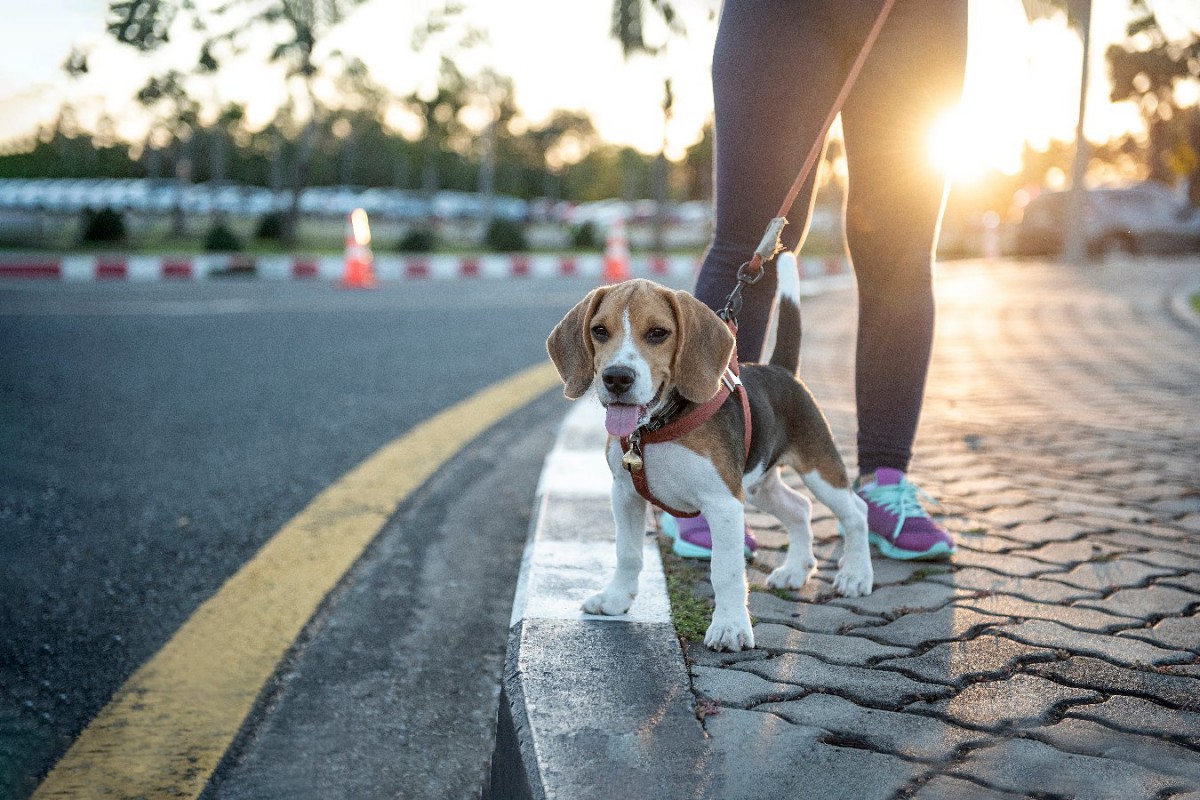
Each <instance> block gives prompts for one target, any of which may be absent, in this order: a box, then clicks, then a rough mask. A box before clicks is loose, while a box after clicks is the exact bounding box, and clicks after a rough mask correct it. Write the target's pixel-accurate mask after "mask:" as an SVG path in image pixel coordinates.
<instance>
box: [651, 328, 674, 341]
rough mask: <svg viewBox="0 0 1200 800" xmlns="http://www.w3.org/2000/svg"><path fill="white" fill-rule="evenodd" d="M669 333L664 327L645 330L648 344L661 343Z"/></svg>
mask: <svg viewBox="0 0 1200 800" xmlns="http://www.w3.org/2000/svg"><path fill="white" fill-rule="evenodd" d="M670 335H671V332H670V331H669V330H667V329H666V328H651V329H650V330H648V331H646V341H647V342H649V343H650V344H662V343H663V342H665V341H666V340H667V337H668V336H670Z"/></svg>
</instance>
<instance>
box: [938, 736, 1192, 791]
mask: <svg viewBox="0 0 1200 800" xmlns="http://www.w3.org/2000/svg"><path fill="white" fill-rule="evenodd" d="M954 772H955V773H956V774H959V775H964V776H968V775H969V776H970V777H972V778H974V779H975V780H978V781H982V782H984V783H986V784H988V785H989V786H994V787H997V788H999V789H1003V790H1005V791H1010V792H1015V793H1017V794H1021V795H1024V796H1027V797H1028V796H1044V795H1046V794H1051V795H1059V796H1062V797H1066V798H1081V800H1082V798H1087V800H1131V799H1132V798H1151V797H1157V796H1159V795H1161V794H1163V793H1165V792H1167V791H1168V790H1171V789H1176V788H1181V787H1180V784H1179V780H1178V779H1177V778H1175V777H1174V776H1171V775H1164V774H1163V773H1161V772H1158V771H1156V770H1148V769H1146V768H1145V767H1141V766H1137V765H1135V764H1130V763H1129V762H1127V761H1116V760H1113V759H1108V758H1097V757H1095V756H1086V755H1079V754H1077V753H1064V752H1063V751H1061V750H1058V749H1056V748H1054V747H1051V746H1050V745H1048V744H1045V743H1044V742H1038V741H1034V740H1032V739H1007V740H1004V741H1002V742H1000V743H998V744H996V745H994V746H991V747H985V748H982V749H980V750H976V751H973V752H972V753H970V754H969V755H968V756H967V758H966V759H965V760H963V761H962V762H961V763H960V764H959V765H958V766H957V768H956V769H955V770H954Z"/></svg>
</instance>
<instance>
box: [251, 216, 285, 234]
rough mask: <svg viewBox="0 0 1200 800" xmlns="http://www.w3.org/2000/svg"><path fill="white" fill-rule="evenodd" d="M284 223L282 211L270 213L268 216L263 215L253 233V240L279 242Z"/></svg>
mask: <svg viewBox="0 0 1200 800" xmlns="http://www.w3.org/2000/svg"><path fill="white" fill-rule="evenodd" d="M286 222H287V220H285V219H284V216H283V212H282V211H272V212H271V213H269V214H264V215H263V217H262V219H260V220H259V221H258V227H257V228H256V229H255V231H254V238H255V239H259V240H265V239H271V240H274V241H280V240H282V239H283V231H284V228H285V227H286Z"/></svg>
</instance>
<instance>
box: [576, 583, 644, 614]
mask: <svg viewBox="0 0 1200 800" xmlns="http://www.w3.org/2000/svg"><path fill="white" fill-rule="evenodd" d="M633 598H634V594H633V593H630V592H619V591H618V592H614V591H611V590H609V589H605V590H604V591H603V592H598V593H596V594H594V595H592V596H591V597H589V598H588V599H587V600H585V601H584V603H583V611H584V613H586V614H603V615H605V616H608V617H615V616H619V615H621V614H624V613H625V612H626V611H628V610H629V607H630V606H631V605H633Z"/></svg>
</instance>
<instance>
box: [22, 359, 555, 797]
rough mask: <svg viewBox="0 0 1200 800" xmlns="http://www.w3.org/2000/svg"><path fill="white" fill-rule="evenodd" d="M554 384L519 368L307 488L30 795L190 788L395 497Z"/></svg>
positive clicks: (546, 369)
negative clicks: (303, 499) (285, 518)
mask: <svg viewBox="0 0 1200 800" xmlns="http://www.w3.org/2000/svg"><path fill="white" fill-rule="evenodd" d="M558 381H559V379H558V375H557V374H556V373H555V371H554V368H553V366H552V365H551V364H550V363H549V362H545V363H542V364H539V365H538V366H535V367H531V368H529V369H526V370H524V371H523V372H519V373H517V374H516V375H513V376H512V377H510V378H507V379H505V380H503V381H501V382H499V383H496V384H494V385H492V386H490V387H488V388H487V389H484V390H483V391H481V392H479V393H477V394H475V395H473V396H472V397H469V398H467V399H466V400H464V401H462V402H461V403H458V404H457V405H455V406H453V407H451V408H449V409H447V410H446V411H443V412H442V413H441V414H438V415H437V416H435V417H433V418H432V419H429V420H427V421H425V422H423V423H421V424H419V425H417V426H416V427H415V428H413V429H412V430H411V431H409V432H408V433H406V434H405V435H403V436H401V437H400V438H398V439H396V440H394V441H392V442H390V443H389V444H387V445H385V446H384V447H383V448H381V449H380V450H379V451H378V452H376V453H375V454H374V455H372V456H371V457H370V458H368V459H367V460H366V461H364V462H363V463H362V464H360V465H358V466H357V467H355V468H354V469H353V470H352V471H350V472H349V473H347V474H346V475H344V476H343V477H342V478H341V479H339V480H338V481H337V482H336V483H334V484H333V485H332V486H330V487H329V488H327V489H326V490H325V491H323V492H322V493H321V494H319V495H317V497H316V498H315V499H314V500H313V501H312V502H311V503H310V504H309V505H308V507H307V508H305V509H304V510H303V511H301V512H300V513H299V514H298V515H296V516H295V517H293V518H292V519H291V520H290V521H289V522H288V523H287V524H286V525H284V526H283V528H281V529H280V530H279V531H278V532H277V533H276V534H275V535H274V536H273V537H272V538H271V539H270V540H269V541H268V542H267V543H266V544H265V545H263V547H262V549H261V550H259V552H258V553H257V554H256V555H255V556H254V558H252V559H251V560H250V561H249V562H247V563H246V564H245V565H244V566H243V567H242V568H241V569H240V570H238V572H237V573H235V574H234V575H233V577H231V578H230V579H229V580H228V581H226V582H225V584H224V585H223V586H222V587H221V589H220V590H219V591H218V592H217V593H216V594H215V595H214V596H213V597H212V598H210V599H209V600H208V601H206V602H205V603H204V604H203V605H201V606H200V607H199V608H198V609H196V612H195V613H194V614H192V616H191V617H190V618H189V619H188V621H187V622H185V623H184V624H183V626H182V627H181V628H180V629H179V630H178V631H176V633H175V635H174V636H172V637H171V639H170V641H168V642H167V643H166V644H165V645H164V646H163V648H162V649H161V650H159V651H158V653H157V654H155V656H154V657H153V658H151V659H150V660H149V661H148V662H146V663H145V664H144V665H142V667H140V668H139V669H138V670H137V671H136V672H135V673H134V674H133V675H132V676H131V677H130V678H129V680H128V681H126V682H125V685H124V686H122V687H121V688H120V689H119V690H118V691H117V693H116V694H115V695H114V696H113V698H112V699H111V700H110V701H109V703H108V705H106V706H105V707H104V708H103V709H102V710H101V711H100V713H99V714H98V715H97V716H96V718H95V719H94V720H92V722H91V723H90V724H89V725H88V726H87V728H85V729H84V731H83V733H81V734H80V735H79V738H78V739H76V740H75V743H74V744H73V745H72V746H71V748H70V749H69V750H68V751H67V753H66V754H65V755H64V756H63V757H62V759H61V760H60V761H59V762H58V763H57V764H56V765H55V767H54V769H53V770H52V771H51V772H50V774H49V775H48V776H47V777H46V779H45V780H44V781H43V782H42V784H41V785H40V786H39V787H38V789H37V791H36V792H35V793H34V795H33V797H34V798H37V799H38V800H41V798H65V797H69V798H79V797H120V798H134V797H137V798H143V797H144V798H159V797H171V798H178V797H197V796H199V794H200V792H201V791H203V789H204V786H205V784H206V783H207V782H208V779H209V776H210V775H212V772H213V770H214V769H216V767H217V764H218V763H219V762H220V760H221V757H222V756H223V755H224V754H225V751H226V750H227V749H228V748H229V745H230V744H231V743H232V741H233V737H234V736H235V735H237V732H238V730H239V729H240V728H241V725H242V723H243V721H244V720H245V718H246V716H247V714H249V713H250V711H251V709H252V708H253V707H254V703H255V701H256V699H257V698H258V695H259V692H260V691H261V689H262V687H263V684H264V683H266V681H267V680H268V679H269V678H270V677H271V675H272V674H273V673H274V671H275V668H276V666H277V664H278V663H279V660H280V659H281V658H282V657H283V655H284V654H285V653H286V652H287V650H288V648H289V647H291V645H292V643H293V642H294V641H295V640H296V637H297V636H299V634H300V632H301V630H302V629H303V628H304V626H305V625H306V624H307V623H308V620H309V619H310V618H311V617H312V615H313V613H314V612H315V611H316V610H317V607H318V606H319V605H320V604H321V602H322V600H324V598H325V596H326V594H328V593H329V591H330V590H331V589H333V587H334V586H335V585H336V584H337V583H338V581H339V580H340V579H341V577H342V576H343V575H344V574H345V573H346V570H348V569H349V568H350V566H351V565H352V564H353V563H354V562H355V561H356V560H357V559H358V557H359V556H360V555H361V554H362V552H363V550H364V549H365V548H366V546H367V545H368V544H369V543H370V542H371V541H372V540H373V539H374V538H375V536H376V535H377V534H378V533H379V531H380V530H381V529H382V528H383V526H384V525H385V524H386V523H387V521H388V519H390V518H391V516H392V515H393V514H394V513H395V510H396V508H397V507H398V506H399V505H400V503H402V502H403V501H404V500H405V498H407V497H408V496H409V494H410V493H411V492H412V491H413V490H415V489H417V488H418V487H419V486H421V484H423V483H424V482H425V481H426V480H428V478H429V477H430V476H431V475H432V474H433V473H434V471H436V470H437V469H438V468H439V467H440V466H441V465H443V464H444V463H446V462H447V461H448V460H450V459H451V458H452V457H453V456H454V455H455V454H457V453H458V452H459V451H461V450H462V448H463V447H464V446H465V445H466V444H467V443H468V442H469V441H470V440H471V439H473V438H474V437H475V436H477V435H478V434H480V433H482V432H483V431H484V430H486V429H487V428H488V427H490V426H491V425H493V424H494V423H496V422H497V421H499V420H500V419H501V418H502V417H504V416H506V415H507V414H509V413H510V412H512V411H514V410H516V409H517V408H520V407H521V406H523V405H525V404H526V403H528V402H530V401H531V400H533V399H534V398H535V397H537V396H538V395H540V394H542V393H543V392H545V391H546V390H548V389H549V388H550V387H552V386H554V385H556V384H557V383H558Z"/></svg>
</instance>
